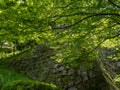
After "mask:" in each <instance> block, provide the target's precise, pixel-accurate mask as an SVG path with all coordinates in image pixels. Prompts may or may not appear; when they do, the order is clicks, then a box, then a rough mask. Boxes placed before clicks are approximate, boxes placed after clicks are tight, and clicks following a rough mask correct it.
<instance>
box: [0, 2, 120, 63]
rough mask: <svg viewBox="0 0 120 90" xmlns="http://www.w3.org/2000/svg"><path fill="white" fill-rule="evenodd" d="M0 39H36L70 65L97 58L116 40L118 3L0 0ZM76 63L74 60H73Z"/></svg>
mask: <svg viewBox="0 0 120 90" xmlns="http://www.w3.org/2000/svg"><path fill="white" fill-rule="evenodd" d="M0 3H1V5H0V16H1V17H0V21H1V22H0V29H1V30H0V41H1V42H2V41H7V42H11V43H12V44H14V43H15V42H16V41H17V42H24V43H25V42H27V41H28V40H34V39H35V40H36V41H37V42H39V43H46V44H50V45H51V46H53V47H54V48H55V49H57V53H56V58H57V59H59V60H60V61H64V62H67V63H69V64H71V65H77V64H78V65H79V64H81V63H83V64H85V63H86V62H88V61H91V60H95V59H97V58H98V57H97V50H98V48H100V47H108V46H109V47H114V46H115V45H118V43H119V28H120V27H119V24H120V22H119V21H120V14H119V13H120V6H119V3H120V2H119V1H113V0H105V1H103V0H102V1H101V0H91V1H88V0H73V1H71V0H63V1H62V0H59V1H57V0H49V1H47V2H46V1H45V0H42V1H40V0H21V1H20V0H1V2H0ZM76 62H77V63H76Z"/></svg>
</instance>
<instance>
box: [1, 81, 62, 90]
mask: <svg viewBox="0 0 120 90" xmlns="http://www.w3.org/2000/svg"><path fill="white" fill-rule="evenodd" d="M1 90H61V89H59V88H58V87H56V86H55V85H52V84H47V83H39V82H33V81H32V82H31V81H14V82H12V83H9V84H7V85H5V86H4V87H3V88H2V89H1Z"/></svg>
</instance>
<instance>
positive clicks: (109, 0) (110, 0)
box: [108, 0, 120, 8]
mask: <svg viewBox="0 0 120 90" xmlns="http://www.w3.org/2000/svg"><path fill="white" fill-rule="evenodd" d="M108 2H110V3H111V4H112V5H113V6H115V7H117V8H120V6H119V5H117V4H115V3H114V2H112V0H108Z"/></svg>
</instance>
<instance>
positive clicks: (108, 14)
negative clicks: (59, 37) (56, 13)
mask: <svg viewBox="0 0 120 90" xmlns="http://www.w3.org/2000/svg"><path fill="white" fill-rule="evenodd" d="M95 16H119V17H120V14H116V13H115V14H114V13H99V14H93V15H90V16H87V17H85V18H83V19H81V20H79V21H77V22H75V23H73V24H71V25H67V26H62V27H61V26H56V27H54V28H53V29H66V28H71V27H72V26H75V25H76V24H78V23H80V22H82V21H84V20H86V19H88V18H91V17H95Z"/></svg>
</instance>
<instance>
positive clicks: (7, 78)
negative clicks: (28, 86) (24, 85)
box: [0, 68, 30, 85]
mask: <svg viewBox="0 0 120 90" xmlns="http://www.w3.org/2000/svg"><path fill="white" fill-rule="evenodd" d="M16 80H30V79H29V78H27V77H25V76H23V75H21V74H17V73H16V72H15V71H14V70H9V69H5V68H1V69H0V82H1V83H2V84H3V85H4V84H8V83H11V82H13V81H16Z"/></svg>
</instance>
